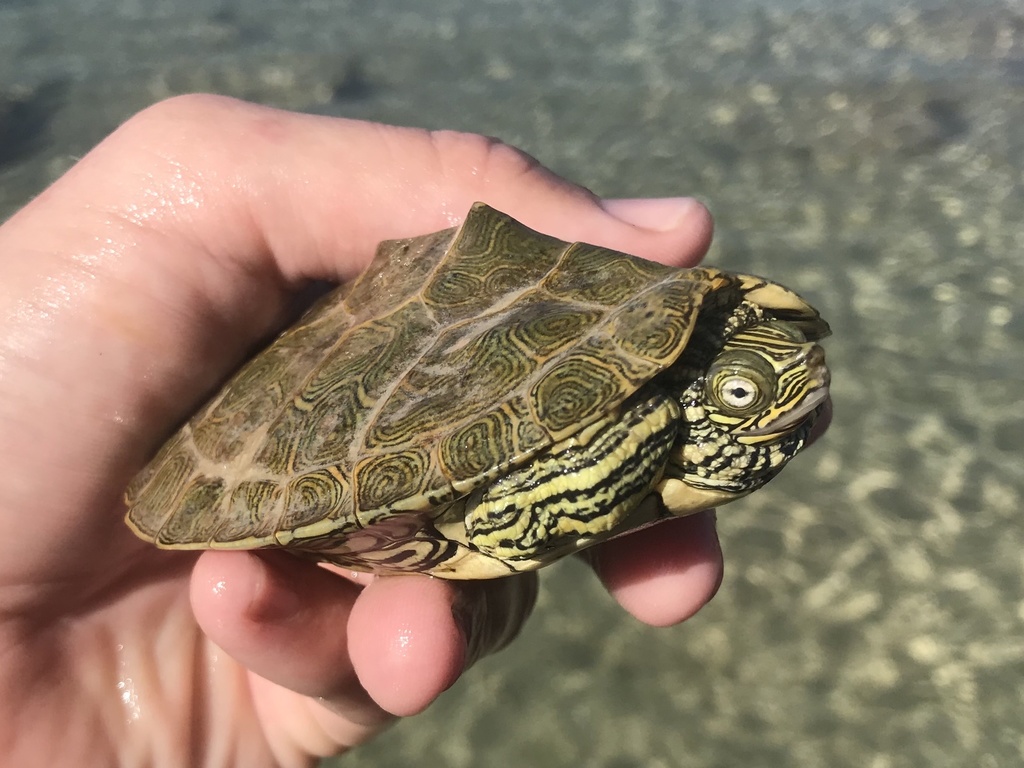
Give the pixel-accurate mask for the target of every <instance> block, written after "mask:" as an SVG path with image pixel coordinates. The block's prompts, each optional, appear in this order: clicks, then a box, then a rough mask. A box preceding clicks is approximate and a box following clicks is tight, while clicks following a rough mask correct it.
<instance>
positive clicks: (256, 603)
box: [245, 554, 303, 624]
mask: <svg viewBox="0 0 1024 768" xmlns="http://www.w3.org/2000/svg"><path fill="white" fill-rule="evenodd" d="M250 557H252V558H253V560H254V561H255V563H256V567H255V568H254V570H255V573H254V575H253V579H252V582H251V584H250V585H249V587H250V589H251V590H252V592H251V596H250V599H249V606H248V608H247V609H246V612H245V613H246V616H248V617H249V619H251V620H252V621H255V622H259V623H266V624H283V623H285V622H288V621H291V620H293V619H294V618H295V617H296V616H298V615H299V613H300V612H301V611H302V604H303V603H302V596H301V595H300V594H299V593H298V592H297V591H296V590H295V589H294V588H293V586H292V583H293V582H292V579H291V578H289V576H290V575H291V574H290V573H289V571H290V569H287V568H284V567H282V565H283V564H282V563H277V562H275V558H274V557H273V556H269V555H255V554H253V555H250Z"/></svg>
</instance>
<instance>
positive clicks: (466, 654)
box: [349, 575, 536, 716]
mask: <svg viewBox="0 0 1024 768" xmlns="http://www.w3.org/2000/svg"><path fill="white" fill-rule="evenodd" d="M535 596H536V579H535V578H534V577H533V576H532V575H530V576H527V577H512V578H506V579H496V580H492V581H485V582H479V583H465V584H462V583H456V582H450V581H444V580H441V579H426V578H423V577H420V576H399V577H388V578H380V579H376V580H375V581H373V582H372V583H371V584H370V585H369V586H367V587H366V589H365V590H364V591H363V594H362V595H361V596H360V598H359V600H358V601H357V602H356V605H355V607H354V608H353V610H352V618H351V621H350V624H349V647H350V650H351V654H352V664H353V666H354V668H355V669H356V671H357V673H358V677H359V680H360V681H361V682H362V684H363V685H364V687H365V688H366V690H367V691H368V692H369V693H370V695H371V696H372V697H373V700H374V701H376V702H377V704H379V705H380V707H381V708H382V709H384V710H386V711H388V712H391V713H393V714H396V715H401V716H407V715H413V714H416V713H417V712H420V711H422V710H423V709H425V708H426V707H427V705H429V704H430V703H431V702H432V701H433V700H434V699H435V698H437V696H439V695H440V694H441V693H442V692H443V691H445V690H447V689H448V688H449V687H450V686H451V685H452V684H453V683H454V682H455V681H456V680H457V679H458V677H459V675H460V674H462V672H463V671H464V670H465V669H466V668H467V667H468V666H469V665H470V664H471V663H472V662H473V661H475V660H476V659H478V658H480V657H481V656H482V655H485V654H487V653H492V652H494V651H496V650H498V649H499V648H501V647H504V645H506V644H507V643H508V642H509V641H511V640H512V638H513V637H514V636H515V635H516V634H518V632H519V629H520V628H521V627H522V624H523V622H524V621H525V620H526V617H527V616H528V615H529V612H530V609H531V608H532V606H533V601H534V598H535Z"/></svg>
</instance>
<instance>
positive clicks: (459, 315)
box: [127, 203, 806, 549]
mask: <svg viewBox="0 0 1024 768" xmlns="http://www.w3.org/2000/svg"><path fill="white" fill-rule="evenodd" d="M742 279H744V280H750V278H742ZM738 280H740V278H738V277H737V276H733V275H730V274H728V273H725V272H720V271H719V270H716V269H713V268H698V269H677V268H671V267H666V266H663V265H660V264H656V263H654V262H650V261H646V260H643V259H639V258H636V257H633V256H629V255H626V254H623V253H618V252H615V251H611V250H608V249H606V248H599V247H597V246H593V245H587V244H583V243H572V244H569V243H565V242H563V241H560V240H557V239H555V238H553V237H549V236H547V235H543V234H540V233H538V232H535V231H533V230H531V229H529V228H527V227H525V226H523V225H522V224H520V223H519V222H517V221H515V220H514V219H512V218H511V217H509V216H507V215H505V214H503V213H500V212H499V211H496V210H494V209H493V208H490V207H488V206H486V205H484V204H482V203H477V204H476V205H474V206H473V208H472V209H471V211H470V212H469V215H468V216H467V217H466V220H465V222H464V223H463V225H462V226H461V227H459V228H453V229H448V230H444V231H441V232H437V233H434V234H431V235H426V236H423V237H417V238H411V239H405V240H394V241H387V242H384V243H381V245H380V246H379V248H378V251H377V254H376V257H375V258H374V260H373V262H372V263H371V264H370V266H369V267H368V268H367V270H366V271H365V273H364V274H363V275H362V276H361V277H360V278H359V279H357V280H355V281H354V282H352V283H350V284H347V285H345V286H342V287H341V288H338V289H337V290H335V291H333V292H332V293H330V294H328V295H327V296H325V297H324V298H323V299H322V300H321V301H320V302H318V304H317V305H315V306H314V307H313V308H312V309H311V310H310V311H309V312H308V313H307V314H306V315H305V316H304V317H302V318H301V319H300V320H299V322H298V323H297V324H295V325H294V326H293V327H291V328H290V329H288V330H287V331H285V332H284V333H283V334H282V335H281V336H280V337H279V338H278V339H277V340H276V341H274V342H273V343H272V344H271V345H270V346H269V347H267V348H266V349H265V350H264V351H262V352H261V353H259V354H258V355H256V357H254V358H253V359H252V360H251V361H250V362H248V363H247V364H246V365H245V366H244V367H243V368H242V369H241V370H240V371H239V372H238V373H237V374H236V375H235V376H234V377H233V378H232V379H231V380H230V381H229V382H228V383H227V384H226V385H225V386H224V388H223V389H222V390H221V391H220V392H219V393H218V394H217V395H216V396H215V397H214V398H213V400H212V401H211V402H210V403H209V404H207V405H206V406H205V407H204V408H203V409H202V410H201V411H200V412H199V413H198V414H197V415H196V416H195V417H194V418H193V419H191V421H189V422H188V423H187V424H186V425H185V426H184V427H182V428H181V429H180V430H179V431H178V433H177V434H175V435H174V436H173V437H172V438H171V439H170V440H169V441H168V442H167V444H166V445H165V446H164V447H163V448H162V449H161V450H160V452H159V453H158V454H157V456H156V457H155V458H154V459H153V460H152V462H151V463H150V464H149V466H148V467H147V468H146V469H145V470H144V471H143V472H142V473H141V474H140V475H139V476H138V477H137V478H136V479H135V480H134V481H133V482H132V483H131V485H130V487H129V489H128V492H127V504H128V507H129V513H128V518H127V519H128V523H129V525H130V526H131V527H132V529H133V530H134V531H135V532H136V533H137V534H138V535H140V536H141V537H143V538H145V539H148V540H151V541H154V542H156V543H157V544H158V545H160V546H163V547H171V548H207V547H214V548H219V547H224V548H255V547H263V546H281V545H286V546H291V547H294V548H297V549H302V548H306V547H307V546H308V548H310V549H315V548H316V540H317V539H321V538H324V537H333V538H336V537H337V536H339V535H343V534H345V532H346V531H356V530H358V529H362V528H365V527H367V526H370V525H374V524H377V523H380V522H381V521H383V520H386V519H393V518H397V517H401V516H403V515H408V514H409V513H415V514H418V515H422V514H423V513H429V512H430V511H431V510H432V509H435V508H439V507H441V506H443V505H445V504H446V503H448V502H450V501H451V500H453V499H455V498H458V497H461V496H464V495H466V494H467V493H469V492H470V491H472V490H473V489H475V488H477V487H479V486H481V485H483V484H485V483H487V482H489V481H491V480H492V479H494V478H495V477H497V476H499V475H501V474H502V473H504V472H506V471H508V470H509V469H510V468H511V467H515V466H517V465H521V464H523V463H524V462H527V461H528V460H529V459H530V458H531V457H533V456H535V455H536V454H537V453H538V452H540V451H544V450H545V449H546V448H548V447H549V446H551V445H552V444H554V443H556V442H559V441H563V440H565V439H567V438H569V437H571V436H572V435H574V434H576V433H577V432H578V431H580V430H582V429H584V428H585V427H587V426H588V425H590V424H592V423H593V422H595V421H596V420H598V419H601V418H603V417H606V416H607V415H608V414H609V413H612V412H614V411H615V409H616V408H617V407H618V406H619V405H620V404H621V403H622V401H623V400H625V399H626V398H627V397H629V396H630V395H631V394H632V393H633V392H634V391H636V390H637V388H638V387H640V386H642V385H643V384H644V383H645V382H647V381H648V380H650V379H651V378H652V377H653V376H655V375H656V374H657V373H659V372H660V371H662V370H664V369H665V368H666V367H667V366H669V365H671V363H672V362H673V361H675V360H676V358H677V357H679V355H680V354H681V352H682V351H683V349H684V348H685V347H686V344H687V340H688V338H689V336H690V333H691V331H692V329H693V327H694V324H695V321H696V317H697V313H698V310H699V308H700V306H701V303H702V302H703V301H704V299H705V297H706V296H707V295H709V294H710V293H711V292H713V291H716V290H717V289H719V288H721V287H723V286H725V285H731V284H735V283H736V282H737V281H738ZM746 289H747V290H755V291H756V290H761V291H762V292H764V291H768V292H770V293H771V294H772V296H771V298H772V300H773V301H774V302H775V303H779V302H780V301H781V302H782V303H783V304H785V303H786V302H787V301H792V303H793V305H794V307H797V306H798V305H799V309H800V311H801V312H803V311H804V310H805V309H806V305H805V304H803V302H802V301H800V300H799V299H798V298H797V297H796V296H795V294H789V293H788V292H786V291H785V289H781V288H778V287H777V286H774V284H771V283H765V284H763V285H762V287H760V288H757V287H754V288H751V287H750V286H747V288H746ZM780 291H781V293H780ZM396 522H397V521H396Z"/></svg>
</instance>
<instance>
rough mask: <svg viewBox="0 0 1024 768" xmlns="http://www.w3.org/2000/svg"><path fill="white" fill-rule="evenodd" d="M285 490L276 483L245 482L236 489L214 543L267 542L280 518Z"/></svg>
mask: <svg viewBox="0 0 1024 768" xmlns="http://www.w3.org/2000/svg"><path fill="white" fill-rule="evenodd" d="M281 495H282V494H281V486H280V485H279V484H278V483H277V482H276V481H274V480H244V481H242V482H240V483H238V485H236V486H235V487H234V489H232V491H231V494H230V496H229V497H228V502H227V510H226V514H225V515H224V519H223V521H222V524H221V525H220V527H219V528H217V530H216V532H215V533H214V534H213V541H215V542H218V543H229V542H236V541H240V540H249V539H256V540H259V539H266V538H267V537H269V536H272V535H273V533H274V526H275V524H276V523H277V517H278V516H279V514H280V501H281Z"/></svg>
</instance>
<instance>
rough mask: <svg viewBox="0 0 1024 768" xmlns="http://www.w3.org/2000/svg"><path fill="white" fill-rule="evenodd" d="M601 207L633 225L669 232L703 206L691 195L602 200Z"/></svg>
mask: <svg viewBox="0 0 1024 768" xmlns="http://www.w3.org/2000/svg"><path fill="white" fill-rule="evenodd" d="M601 207H603V208H604V209H605V210H606V211H607V212H608V213H610V214H611V215H612V216H614V217H615V218H617V219H619V220H621V221H624V222H626V223H627V224H632V225H633V226H634V227H640V228H641V229H648V230H651V231H653V232H669V231H671V230H673V229H676V228H677V227H679V225H680V224H681V223H682V222H683V221H684V220H685V219H688V218H690V216H692V215H693V214H694V212H696V211H699V210H701V209H702V208H703V207H704V206H703V205H702V204H701V202H700V201H699V200H697V199H696V198H693V197H656V198H630V199H616V200H603V201H602V202H601Z"/></svg>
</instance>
